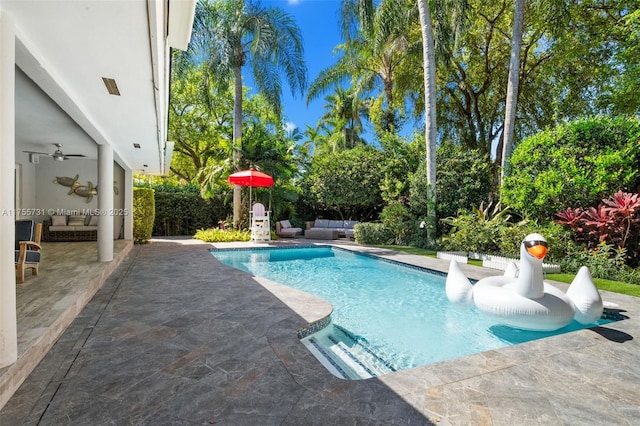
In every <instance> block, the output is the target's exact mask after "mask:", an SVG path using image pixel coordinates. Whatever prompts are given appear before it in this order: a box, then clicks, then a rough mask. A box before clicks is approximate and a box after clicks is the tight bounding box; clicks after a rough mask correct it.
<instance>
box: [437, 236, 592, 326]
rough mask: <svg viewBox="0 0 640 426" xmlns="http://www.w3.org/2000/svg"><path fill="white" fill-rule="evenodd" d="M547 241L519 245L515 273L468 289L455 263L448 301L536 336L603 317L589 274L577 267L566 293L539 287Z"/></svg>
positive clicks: (449, 279)
mask: <svg viewBox="0 0 640 426" xmlns="http://www.w3.org/2000/svg"><path fill="white" fill-rule="evenodd" d="M547 251H548V249H547V240H545V238H544V237H543V236H542V235H540V234H529V235H527V237H526V238H525V239H524V241H523V242H522V244H521V245H520V269H519V271H518V270H517V268H516V267H515V264H511V265H509V267H508V268H507V271H505V275H504V276H496V277H488V278H483V279H481V280H480V281H478V282H477V283H476V284H475V285H472V284H471V282H470V281H469V279H468V278H467V277H466V276H465V275H464V273H463V272H462V270H461V269H460V266H458V263H457V262H456V261H455V260H452V261H451V265H450V266H449V274H448V275H447V282H446V291H447V298H448V299H449V301H451V302H452V303H454V304H461V305H464V306H471V305H474V304H475V306H476V307H477V308H478V310H479V311H480V312H482V313H484V314H485V315H488V316H491V317H493V318H495V319H496V321H497V322H499V323H501V324H505V325H508V326H511V327H515V328H521V329H525V330H536V331H551V330H557V329H559V328H562V327H564V326H566V325H568V324H569V323H570V322H571V321H572V320H573V319H575V320H576V321H578V322H579V323H581V324H591V323H594V322H595V321H597V320H598V319H599V318H600V317H601V316H602V310H603V304H602V298H601V297H600V293H599V292H598V289H597V288H596V286H595V284H594V282H593V279H592V278H591V274H590V273H589V269H587V268H586V267H584V266H583V267H582V268H580V270H579V271H578V273H577V275H576V277H575V278H574V280H573V282H572V283H571V285H570V286H569V289H568V290H567V292H566V293H564V292H563V291H561V290H559V289H558V288H556V287H554V286H552V285H551V284H548V283H546V282H544V277H543V272H542V259H543V258H544V257H545V255H546V254H547Z"/></svg>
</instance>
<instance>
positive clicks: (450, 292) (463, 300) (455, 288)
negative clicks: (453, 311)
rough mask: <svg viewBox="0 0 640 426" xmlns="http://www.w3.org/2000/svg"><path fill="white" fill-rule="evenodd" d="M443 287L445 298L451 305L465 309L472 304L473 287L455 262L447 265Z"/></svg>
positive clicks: (452, 261)
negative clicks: (447, 271)
mask: <svg viewBox="0 0 640 426" xmlns="http://www.w3.org/2000/svg"><path fill="white" fill-rule="evenodd" d="M445 287H446V292H447V298H448V299H449V301H450V302H451V303H454V304H457V305H462V306H465V307H470V306H471V305H472V304H473V285H472V284H471V281H469V278H467V276H466V275H465V274H464V272H462V269H460V266H459V265H458V262H456V261H455V260H451V263H450V264H449V273H448V274H447V281H446V285H445Z"/></svg>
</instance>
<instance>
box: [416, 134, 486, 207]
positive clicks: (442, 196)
mask: <svg viewBox="0 0 640 426" xmlns="http://www.w3.org/2000/svg"><path fill="white" fill-rule="evenodd" d="M437 164H438V179H437V181H436V202H437V205H436V211H437V215H438V217H440V218H444V217H450V216H454V215H455V214H457V213H458V211H459V210H461V209H464V210H470V209H471V208H472V207H473V206H477V205H479V204H480V203H481V202H482V201H483V200H487V199H489V194H490V193H491V179H492V176H493V173H492V170H491V161H490V160H489V157H488V155H486V154H481V153H480V151H478V150H474V149H468V148H466V147H463V146H459V145H454V144H452V143H443V144H442V145H440V147H439V148H438V151H437ZM420 167H421V169H420V170H419V171H418V174H420V173H422V175H426V173H425V165H424V162H423V163H422V164H421V166H420Z"/></svg>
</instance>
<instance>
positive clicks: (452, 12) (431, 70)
mask: <svg viewBox="0 0 640 426" xmlns="http://www.w3.org/2000/svg"><path fill="white" fill-rule="evenodd" d="M446 6H447V7H443V8H441V9H440V14H439V15H438V16H437V18H438V19H437V20H436V24H437V26H438V28H439V29H440V31H439V36H440V37H441V38H442V39H446V38H447V35H448V34H449V31H451V32H452V33H453V34H457V33H458V31H459V28H460V27H461V26H462V22H463V20H464V11H465V9H466V8H467V2H466V1H465V0H458V1H454V2H449V4H447V5H446ZM418 11H419V14H420V30H421V33H422V60H423V77H424V96H425V102H424V116H425V142H426V149H427V154H426V166H427V167H426V174H427V186H428V188H427V191H429V192H430V193H429V199H430V206H431V208H429V211H428V212H427V218H428V222H429V223H428V225H427V231H428V232H429V233H428V235H427V239H428V241H429V242H432V241H433V240H434V238H435V230H436V221H437V218H436V211H435V205H436V191H435V189H436V144H437V132H436V130H437V127H436V59H435V51H436V46H435V41H434V37H433V25H432V22H431V11H430V10H429V4H428V2H427V0H418ZM447 12H448V13H447ZM447 14H448V15H449V19H450V20H449V22H446V23H445V21H444V19H442V17H443V16H445V15H447Z"/></svg>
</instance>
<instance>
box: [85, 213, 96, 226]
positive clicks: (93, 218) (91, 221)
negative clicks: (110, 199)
mask: <svg viewBox="0 0 640 426" xmlns="http://www.w3.org/2000/svg"><path fill="white" fill-rule="evenodd" d="M87 225H89V226H98V215H92V216H89V222H88V223H87Z"/></svg>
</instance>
